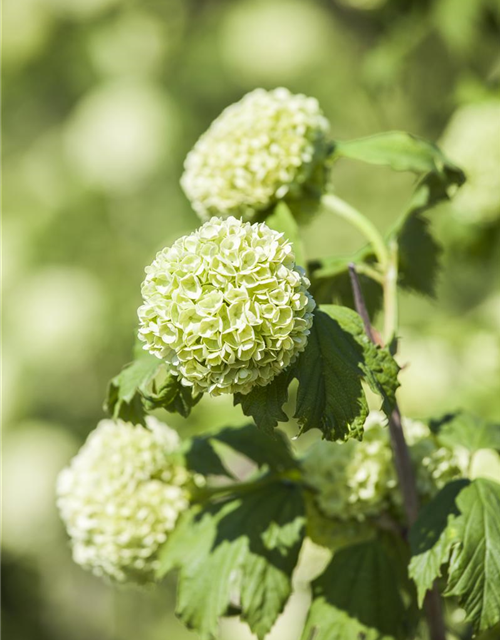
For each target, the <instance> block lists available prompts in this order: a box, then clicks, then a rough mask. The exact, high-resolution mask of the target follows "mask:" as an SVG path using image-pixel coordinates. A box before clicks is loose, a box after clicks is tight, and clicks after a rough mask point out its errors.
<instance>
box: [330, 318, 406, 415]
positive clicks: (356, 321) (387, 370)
mask: <svg viewBox="0 0 500 640" xmlns="http://www.w3.org/2000/svg"><path fill="white" fill-rule="evenodd" d="M321 310H322V311H324V312H325V313H327V314H328V315H329V316H330V318H332V319H333V320H335V321H336V322H338V324H339V326H340V327H341V328H342V329H343V330H344V331H346V332H348V333H349V334H350V335H352V336H353V337H354V339H355V340H356V342H357V343H358V344H359V346H360V347H361V349H362V359H361V363H360V369H361V371H362V372H363V375H364V378H365V379H366V381H367V382H368V384H369V385H370V388H371V389H372V391H374V392H375V393H377V394H378V395H379V396H380V397H381V398H382V408H383V410H384V412H385V413H386V415H387V416H390V414H391V413H392V410H393V409H394V407H395V404H396V390H397V388H398V387H399V382H398V373H399V366H398V364H397V362H396V361H395V360H394V358H393V357H392V355H391V354H390V353H389V351H388V349H386V348H382V347H380V346H378V345H375V344H373V342H372V341H371V340H370V339H369V338H368V336H367V335H366V331H365V328H364V325H363V321H362V319H361V317H360V316H359V314H357V313H356V312H355V311H353V310H352V309H348V308H346V307H341V306H337V305H323V306H322V307H321Z"/></svg>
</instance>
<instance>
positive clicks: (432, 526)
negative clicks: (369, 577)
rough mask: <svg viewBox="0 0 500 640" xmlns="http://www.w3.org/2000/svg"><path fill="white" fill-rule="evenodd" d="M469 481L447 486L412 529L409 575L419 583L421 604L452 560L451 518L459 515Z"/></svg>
mask: <svg viewBox="0 0 500 640" xmlns="http://www.w3.org/2000/svg"><path fill="white" fill-rule="evenodd" d="M468 484H469V481H468V480H455V481H453V482H451V483H449V484H447V485H446V486H445V487H443V489H441V491H440V492H439V493H438V494H437V495H436V496H435V497H434V498H433V500H431V502H429V503H428V504H427V505H426V506H425V507H424V508H423V509H422V510H421V511H420V514H419V516H418V519H417V521H416V522H415V524H414V525H413V526H412V528H411V530H410V547H411V552H412V558H411V561H410V566H409V574H410V577H411V578H412V579H413V580H414V582H415V584H416V586H417V593H418V603H419V606H420V607H421V606H422V603H423V600H424V596H425V594H426V592H427V591H428V590H429V589H430V588H431V587H432V585H433V584H434V581H435V580H436V578H439V577H440V576H441V567H442V565H443V564H445V563H446V562H447V561H448V559H449V556H450V552H451V547H452V545H453V542H454V539H455V533H454V529H453V526H451V525H452V523H451V521H452V520H453V519H454V518H455V517H456V516H457V515H458V514H459V511H458V507H457V505H456V499H457V496H458V494H459V493H460V491H462V490H463V489H464V488H465V487H466V486H467V485H468ZM448 525H450V526H448Z"/></svg>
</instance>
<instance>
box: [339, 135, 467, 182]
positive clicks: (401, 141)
mask: <svg viewBox="0 0 500 640" xmlns="http://www.w3.org/2000/svg"><path fill="white" fill-rule="evenodd" d="M334 155H335V156H341V157H344V158H351V159H354V160H362V161H363V162H369V163H371V164H378V165H386V166H389V167H391V169H394V170H395V171H414V172H415V173H429V172H435V173H437V174H441V173H443V172H444V171H445V170H448V171H453V172H455V173H457V174H461V171H460V169H458V167H456V166H455V165H453V164H452V163H451V162H450V161H449V160H448V159H447V158H446V157H445V156H444V155H443V153H442V152H441V151H440V150H439V149H438V147H437V146H436V145H434V144H432V143H431V142H427V141H426V140H423V139H422V138H419V137H418V136H414V135H412V134H410V133H405V132H404V131H388V132H386V133H379V134H376V135H372V136H367V137H366V138H358V139H356V140H346V141H343V142H336V143H335V149H334Z"/></svg>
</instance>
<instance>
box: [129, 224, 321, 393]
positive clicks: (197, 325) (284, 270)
mask: <svg viewBox="0 0 500 640" xmlns="http://www.w3.org/2000/svg"><path fill="white" fill-rule="evenodd" d="M146 274H147V275H146V279H145V280H144V282H143V284H142V296H143V299H144V304H143V305H142V306H141V307H140V308H139V310H138V314H139V320H140V328H139V338H140V339H141V340H142V341H144V342H145V343H146V344H145V346H144V348H145V349H146V350H147V351H149V352H150V353H152V354H154V355H156V356H157V357H158V358H161V359H163V360H165V361H166V362H167V363H168V364H169V366H170V368H171V370H172V371H173V373H174V374H176V375H178V376H179V377H180V379H181V382H182V384H184V385H186V386H192V387H193V390H194V392H195V393H202V392H209V393H211V394H212V395H220V394H222V393H243V394H246V393H248V392H249V391H250V390H251V389H252V388H253V387H254V386H255V385H261V386H264V385H266V384H268V383H269V382H270V381H271V380H272V379H273V378H274V377H275V376H276V375H277V374H278V373H280V372H281V371H282V370H283V369H285V368H286V367H287V366H288V365H289V364H290V363H291V362H292V361H293V359H294V358H295V357H296V355H297V354H298V353H299V352H300V351H302V350H303V349H304V348H305V346H306V343H307V336H308V334H309V330H310V327H311V325H312V320H313V315H312V311H313V309H314V306H315V303H314V301H313V299H312V297H311V296H310V294H309V293H308V291H307V287H308V286H309V284H310V283H309V280H308V279H307V278H306V276H305V275H304V271H303V269H301V268H300V267H297V266H296V265H295V258H294V254H293V250H292V246H291V244H290V242H288V241H287V240H285V239H284V237H283V234H281V233H278V232H276V231H273V230H272V229H270V228H269V227H268V226H267V225H266V224H264V223H260V224H253V225H252V224H250V223H248V222H242V221H241V220H237V219H236V218H233V217H230V218H228V219H226V220H222V219H220V218H212V219H211V220H210V221H209V222H207V223H205V224H204V225H202V226H201V227H200V228H199V229H198V230H197V231H195V232H194V233H192V234H190V235H188V236H185V237H183V238H180V239H179V240H177V241H176V242H175V243H174V244H173V246H172V247H170V248H166V249H163V251H160V252H159V253H158V254H157V256H156V259H155V260H154V262H153V264H152V265H151V266H149V267H147V268H146Z"/></svg>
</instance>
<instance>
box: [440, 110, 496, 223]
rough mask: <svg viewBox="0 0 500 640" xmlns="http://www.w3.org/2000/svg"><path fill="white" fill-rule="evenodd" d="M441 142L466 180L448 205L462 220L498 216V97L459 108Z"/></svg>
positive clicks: (476, 220)
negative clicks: (463, 173) (463, 172)
mask: <svg viewBox="0 0 500 640" xmlns="http://www.w3.org/2000/svg"><path fill="white" fill-rule="evenodd" d="M441 145H442V147H443V150H444V151H446V153H447V155H448V156H449V157H450V158H451V159H452V160H454V161H455V162H456V163H457V164H458V166H459V167H461V168H462V169H463V170H464V171H465V174H466V176H467V182H466V183H465V185H464V186H463V187H462V188H461V189H460V190H459V191H458V193H457V194H456V196H455V197H454V198H453V201H452V206H453V209H454V210H455V211H456V212H457V215H459V216H460V217H461V218H462V219H463V220H465V221H468V222H475V223H478V222H479V223H488V222H492V221H494V220H497V219H498V217H499V216H500V179H499V172H500V100H490V101H487V102H480V103H477V104H469V105H466V106H463V107H460V108H459V109H458V110H457V111H456V112H455V114H454V115H453V117H452V119H451V121H450V123H449V124H448V127H447V128H446V131H445V132H444V134H443V137H442V140H441Z"/></svg>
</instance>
